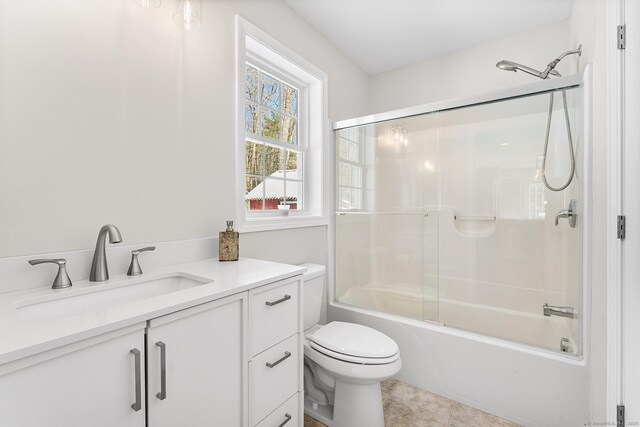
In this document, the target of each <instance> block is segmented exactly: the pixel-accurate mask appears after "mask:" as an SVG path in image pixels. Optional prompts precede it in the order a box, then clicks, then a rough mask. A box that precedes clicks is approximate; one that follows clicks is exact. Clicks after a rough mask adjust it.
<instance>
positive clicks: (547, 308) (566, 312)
mask: <svg viewBox="0 0 640 427" xmlns="http://www.w3.org/2000/svg"><path fill="white" fill-rule="evenodd" d="M542 314H544V315H545V316H547V317H550V316H560V317H570V318H571V317H576V310H575V309H574V308H573V307H560V306H557V305H549V304H548V303H546V302H545V303H544V305H543V306H542Z"/></svg>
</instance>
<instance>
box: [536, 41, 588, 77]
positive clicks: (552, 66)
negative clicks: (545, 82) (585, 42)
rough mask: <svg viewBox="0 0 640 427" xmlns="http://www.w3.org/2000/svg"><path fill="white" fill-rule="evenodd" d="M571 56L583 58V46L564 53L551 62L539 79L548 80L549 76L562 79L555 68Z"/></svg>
mask: <svg viewBox="0 0 640 427" xmlns="http://www.w3.org/2000/svg"><path fill="white" fill-rule="evenodd" d="M569 55H578V56H582V45H579V46H578V48H577V49H573V50H568V51H566V52H564V53H563V54H561V55H560V56H558V57H557V58H556V59H554V60H553V61H551V62H549V64H548V65H547V68H546V69H545V70H544V71H543V72H542V73H540V74H539V76H538V77H540V78H541V79H548V78H549V74H551V75H553V76H557V77H560V73H558V72H557V71H556V70H555V68H556V66H557V65H558V63H559V62H560V61H562V60H563V59H564V57H565V56H569Z"/></svg>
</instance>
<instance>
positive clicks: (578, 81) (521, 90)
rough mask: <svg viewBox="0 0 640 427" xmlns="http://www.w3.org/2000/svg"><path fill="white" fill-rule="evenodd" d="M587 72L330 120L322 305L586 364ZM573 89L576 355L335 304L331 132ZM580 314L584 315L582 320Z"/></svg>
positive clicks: (589, 81) (588, 261) (588, 230)
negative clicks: (579, 157)
mask: <svg viewBox="0 0 640 427" xmlns="http://www.w3.org/2000/svg"><path fill="white" fill-rule="evenodd" d="M592 68H593V65H592V64H591V63H589V64H587V65H586V66H585V68H584V71H583V72H582V73H578V74H573V75H570V76H566V77H559V78H556V79H549V80H542V81H539V82H534V83H528V84H525V85H519V86H514V87H510V88H506V89H498V90H494V91H490V92H485V93H482V94H478V95H475V96H471V97H465V98H453V99H447V100H443V101H438V102H433V103H428V104H422V105H417V106H412V107H406V108H401V109H396V110H392V111H388V112H383V113H376V114H370V115H367V116H362V117H357V118H353V119H347V120H340V121H335V122H334V123H333V132H332V137H331V141H330V142H331V144H330V148H329V150H328V151H329V155H330V156H331V159H332V160H331V163H330V169H331V170H330V181H329V185H330V188H331V191H332V194H331V203H330V208H331V215H330V220H329V230H328V232H329V236H328V243H329V244H328V254H327V261H328V262H327V264H328V274H327V297H328V304H329V305H330V306H333V307H339V308H345V309H348V310H351V311H355V312H360V313H363V314H371V313H375V314H376V315H377V316H381V317H383V318H387V319H390V320H395V321H401V322H405V323H410V324H414V325H419V326H423V327H428V328H435V329H436V330H438V331H439V332H444V333H448V334H453V335H457V336H462V337H465V338H469V339H473V340H479V341H487V340H491V342H493V343H495V344H496V345H499V346H503V347H508V348H514V347H515V348H517V349H518V350H520V351H523V352H526V353H530V354H535V355H540V356H544V357H548V358H552V359H558V358H559V359H560V360H564V361H567V362H572V363H578V364H580V365H584V364H586V363H588V351H587V350H588V349H589V334H588V333H587V331H588V330H589V328H590V315H591V301H590V294H591V274H590V271H589V266H590V265H591V250H590V245H591V226H592V225H591V209H592V207H591V194H590V189H591V175H592V173H591V154H592V130H591V123H592V93H591V91H592ZM575 87H581V88H582V89H583V93H582V98H583V106H582V108H583V118H582V127H583V130H584V131H583V150H584V155H583V164H582V167H583V176H584V177H585V179H584V182H583V184H582V197H583V209H582V210H583V214H582V248H581V266H580V268H581V278H582V283H581V289H580V290H579V295H580V307H579V308H578V310H579V313H580V314H581V315H582V318H581V319H580V326H579V328H578V337H579V349H578V352H577V354H576V355H574V354H568V353H562V352H559V351H555V350H551V349H546V348H544V347H538V346H534V345H531V344H524V343H521V342H518V341H513V340H508V339H504V338H498V337H493V336H489V335H485V334H481V333H477V332H472V331H467V330H463V329H458V328H455V327H451V326H445V325H443V324H442V323H439V322H434V321H428V320H414V319H410V318H405V317H401V316H397V315H393V314H388V313H384V312H380V311H376V310H371V309H367V308H361V307H355V306H352V305H347V304H344V303H341V302H339V301H336V295H335V286H336V258H335V257H336V247H335V244H336V235H335V232H336V214H337V212H338V211H337V204H336V158H335V156H336V131H338V130H340V129H345V128H350V127H354V126H364V125H369V124H375V123H380V122H384V121H389V120H395V119H400V118H407V117H412V116H418V115H423V114H428V113H434V112H443V111H447V110H454V109H458V108H463V107H471V106H476V105H482V104H487V103H492V102H499V101H507V100H509V99H515V98H520V97H525V96H531V95H536V94H541V93H545V92H550V91H553V90H557V89H563V88H564V89H570V88H575ZM585 314H586V315H585Z"/></svg>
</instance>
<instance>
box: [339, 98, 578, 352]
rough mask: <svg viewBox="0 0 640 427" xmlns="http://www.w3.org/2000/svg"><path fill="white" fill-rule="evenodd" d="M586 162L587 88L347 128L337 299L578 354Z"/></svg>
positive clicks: (342, 139) (343, 133)
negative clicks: (584, 116)
mask: <svg viewBox="0 0 640 427" xmlns="http://www.w3.org/2000/svg"><path fill="white" fill-rule="evenodd" d="M563 92H564V93H563ZM551 93H553V100H554V102H553V104H552V105H551V107H552V109H551V110H552V118H551V120H550V122H548V119H549V107H550V99H551V97H552V95H551ZM564 96H566V100H567V112H566V114H565V109H564V105H563V97H564ZM567 120H568V121H569V128H568V127H567ZM547 125H549V126H548V130H547ZM568 129H570V133H569V132H568ZM547 132H548V144H546V145H547V148H546V149H545V140H546V139H547ZM569 138H571V140H572V142H573V151H571V150H569ZM545 153H546V156H545ZM572 153H573V154H574V157H575V164H574V165H575V173H574V174H573V175H572V167H571V165H572V161H571V154H572ZM583 164H584V147H583V125H582V88H580V87H571V88H566V89H563V90H556V91H554V92H545V93H537V94H533V95H526V96H521V97H517V98H510V99H505V100H498V101H492V102H487V103H484V104H478V105H472V106H467V107H461V108H455V109H449V110H446V111H438V112H433V113H427V114H422V115H417V116H411V117H405V118H401V119H394V120H388V121H384V122H379V123H374V124H370V125H365V126H358V127H352V128H347V129H341V130H338V131H337V132H336V174H337V176H336V182H337V185H336V288H335V289H336V299H337V301H339V302H342V303H345V304H350V305H354V306H357V307H362V308H368V309H372V310H376V311H380V312H384V313H389V314H394V315H398V316H403V317H407V318H411V319H417V320H427V321H436V322H439V323H443V324H444V325H446V326H451V327H455V328H459V329H464V330H467V331H472V332H477V333H480V334H484V335H488V336H493V337H497V338H501V339H506V340H511V341H515V342H520V343H524V344H529V345H534V346H538V347H543V348H547V349H551V350H555V351H566V352H568V353H572V354H581V346H582V339H581V324H582V323H581V318H580V316H581V307H582V300H581V298H582V297H581V291H582V244H583V242H582V235H583V223H584V220H583V218H584V210H583V200H584V197H583V187H584V181H583V173H584V171H583V170H582V165H583ZM571 176H573V178H572V179H571V183H570V184H569V185H568V186H567V187H566V188H564V189H562V190H559V188H560V187H563V185H564V183H566V182H567V180H568V178H569V177H571ZM545 177H546V181H547V183H546V184H545V180H544V178H545ZM550 187H551V188H550ZM552 188H556V190H554V189H552ZM568 210H571V211H572V216H568V213H567V211H568ZM573 214H575V216H573ZM576 218H577V219H576ZM572 219H576V221H575V222H573V221H572ZM545 304H546V305H547V308H546V309H545V308H544V307H545ZM554 308H555V310H554ZM570 313H573V315H568V314H570Z"/></svg>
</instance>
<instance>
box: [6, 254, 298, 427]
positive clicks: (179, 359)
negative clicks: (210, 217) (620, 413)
mask: <svg viewBox="0 0 640 427" xmlns="http://www.w3.org/2000/svg"><path fill="white" fill-rule="evenodd" d="M303 272H304V268H302V267H296V266H290V265H284V264H277V263H271V262H266V261H259V260H253V259H240V260H239V261H238V262H235V263H220V262H218V261H217V260H207V261H200V262H195V263H190V264H182V265H177V266H171V267H165V268H161V269H156V271H149V272H145V274H143V275H142V276H138V277H136V278H131V277H128V276H126V275H117V276H114V277H112V278H111V279H110V280H109V281H107V282H102V283H91V282H88V281H82V282H78V283H74V285H73V286H72V287H71V288H68V289H63V290H52V289H50V288H48V287H47V288H37V289H33V290H28V291H22V292H12V293H5V294H0V336H2V340H1V341H0V425H2V426H12V427H33V426H45V425H46V426H55V427H58V426H60V427H62V426H64V427H73V426H78V427H84V426H94V427H99V426H100V427H114V426H119V427H145V426H149V427H164V426H166V427H175V426H181V425H187V424H185V423H186V422H188V425H189V426H190V427H197V426H229V427H233V426H243V427H254V426H260V427H270V426H273V427H276V426H285V425H286V426H302V422H303V409H302V403H303V386H302V384H303V369H302V366H303V363H302V362H303V352H302V342H303V340H302V284H303V281H302V273H303Z"/></svg>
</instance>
